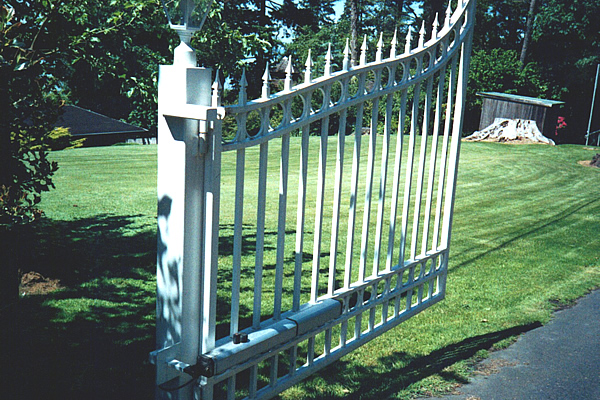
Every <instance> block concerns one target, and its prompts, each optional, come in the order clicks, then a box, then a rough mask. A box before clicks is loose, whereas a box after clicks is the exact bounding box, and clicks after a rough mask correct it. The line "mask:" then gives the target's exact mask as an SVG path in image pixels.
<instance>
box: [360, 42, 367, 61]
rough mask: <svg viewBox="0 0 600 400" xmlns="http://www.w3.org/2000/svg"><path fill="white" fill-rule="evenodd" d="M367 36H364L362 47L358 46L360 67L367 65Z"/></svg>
mask: <svg viewBox="0 0 600 400" xmlns="http://www.w3.org/2000/svg"><path fill="white" fill-rule="evenodd" d="M367 49H368V47H367V35H365V37H364V39H363V42H362V46H360V65H365V64H366V63H367Z"/></svg>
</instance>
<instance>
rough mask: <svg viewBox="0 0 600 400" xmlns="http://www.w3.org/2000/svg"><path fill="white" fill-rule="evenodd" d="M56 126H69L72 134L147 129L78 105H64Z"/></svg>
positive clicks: (116, 132) (130, 132) (129, 132)
mask: <svg viewBox="0 0 600 400" xmlns="http://www.w3.org/2000/svg"><path fill="white" fill-rule="evenodd" d="M62 109H63V111H64V112H63V114H62V115H61V116H60V117H59V118H58V121H56V123H55V124H54V126H55V127H63V128H69V131H70V133H71V135H72V136H74V137H77V136H94V135H114V134H141V133H146V132H147V130H146V129H144V128H141V127H139V126H135V125H131V124H127V123H125V122H121V121H118V120H116V119H113V118H110V117H107V116H106V115H102V114H98V113H96V112H94V111H90V110H86V109H84V108H81V107H77V106H63V107H62Z"/></svg>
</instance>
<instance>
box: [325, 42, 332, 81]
mask: <svg viewBox="0 0 600 400" xmlns="http://www.w3.org/2000/svg"><path fill="white" fill-rule="evenodd" d="M330 75H331V43H329V45H328V46H327V54H325V71H323V76H330Z"/></svg>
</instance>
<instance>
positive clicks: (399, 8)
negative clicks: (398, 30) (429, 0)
mask: <svg viewBox="0 0 600 400" xmlns="http://www.w3.org/2000/svg"><path fill="white" fill-rule="evenodd" d="M402 15H404V0H396V20H397V22H396V24H395V25H396V26H398V24H399V23H400V21H401V19H402Z"/></svg>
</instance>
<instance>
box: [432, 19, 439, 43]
mask: <svg viewBox="0 0 600 400" xmlns="http://www.w3.org/2000/svg"><path fill="white" fill-rule="evenodd" d="M438 18H439V14H438V13H435V18H434V19H433V24H432V29H431V40H435V39H437V34H438V28H439V26H440V22H439V21H438Z"/></svg>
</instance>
